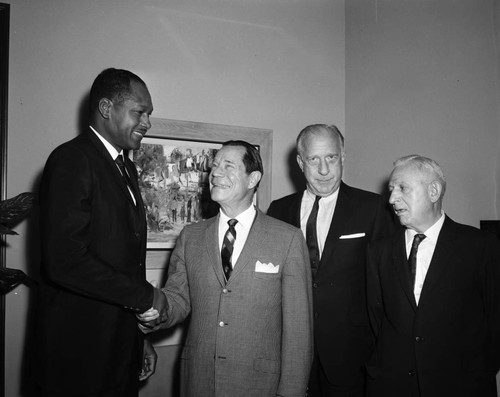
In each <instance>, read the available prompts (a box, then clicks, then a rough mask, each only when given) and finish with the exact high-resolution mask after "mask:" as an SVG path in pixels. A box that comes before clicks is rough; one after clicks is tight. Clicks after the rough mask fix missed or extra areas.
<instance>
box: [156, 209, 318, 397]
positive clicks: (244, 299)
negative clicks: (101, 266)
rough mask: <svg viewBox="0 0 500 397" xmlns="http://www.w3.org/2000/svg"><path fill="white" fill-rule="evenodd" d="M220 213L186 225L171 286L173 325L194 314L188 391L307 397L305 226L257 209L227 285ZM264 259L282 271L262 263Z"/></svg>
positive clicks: (186, 362) (186, 357) (189, 395)
mask: <svg viewBox="0 0 500 397" xmlns="http://www.w3.org/2000/svg"><path fill="white" fill-rule="evenodd" d="M218 219H219V217H218V216H216V217H213V218H211V219H209V220H206V221H203V222H199V223H196V224H192V225H189V226H186V227H185V228H184V229H183V231H182V232H181V234H180V236H179V238H178V240H177V244H176V247H175V249H174V251H173V253H172V256H171V259H170V265H169V269H168V279H167V282H166V285H165V287H164V289H163V291H164V292H165V294H166V296H167V299H168V304H169V309H168V320H167V324H166V325H167V326H172V325H174V324H177V323H179V322H181V321H183V320H184V319H185V318H186V317H187V316H188V315H189V314H191V318H190V323H189V327H188V333H187V339H186V343H185V346H184V350H183V352H182V356H181V360H182V362H181V395H182V396H186V397H199V396H204V397H210V396H217V397H223V396H228V397H237V396H246V397H248V396H255V397H263V396H276V395H278V396H301V397H302V396H304V395H305V392H306V388H307V381H308V378H309V370H310V365H311V360H312V351H313V350H312V347H313V346H312V344H313V342H312V317H311V315H312V293H311V271H310V266H309V257H308V253H307V246H306V243H305V241H304V238H303V236H302V232H301V231H300V229H298V228H295V227H293V226H291V225H288V224H286V223H284V222H281V221H279V220H277V219H274V218H271V217H268V216H267V215H264V214H263V213H262V212H260V211H257V216H256V218H255V221H254V224H253V226H252V229H251V230H250V233H249V235H248V239H247V241H246V243H245V246H244V248H243V251H242V252H241V254H240V256H239V258H238V261H237V262H236V265H235V267H234V271H233V273H232V275H231V278H230V279H229V282H228V283H227V285H226V283H225V281H224V275H223V272H222V264H221V259H220V251H219V243H218V241H219V238H218ZM257 262H260V263H262V264H267V268H268V269H269V270H271V269H274V270H275V271H276V270H277V272H276V273H271V272H259V271H256V266H257V267H260V264H259V265H257ZM271 264H272V265H271ZM273 265H274V266H273ZM276 267H277V269H276Z"/></svg>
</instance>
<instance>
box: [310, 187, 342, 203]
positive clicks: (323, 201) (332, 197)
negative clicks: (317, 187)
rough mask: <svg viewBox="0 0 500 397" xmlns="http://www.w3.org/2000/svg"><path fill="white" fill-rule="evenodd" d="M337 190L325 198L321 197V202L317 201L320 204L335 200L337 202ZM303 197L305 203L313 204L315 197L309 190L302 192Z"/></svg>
mask: <svg viewBox="0 0 500 397" xmlns="http://www.w3.org/2000/svg"><path fill="white" fill-rule="evenodd" d="M339 190H340V189H337V190H335V191H334V192H333V193H332V194H330V195H329V196H326V197H321V200H320V201H319V202H320V203H325V204H327V203H331V202H333V201H335V200H337V197H338V196H339ZM304 197H305V198H306V199H307V201H311V202H313V203H314V200H315V199H316V195H315V194H314V193H312V192H311V191H310V190H309V189H306V190H305V192H304Z"/></svg>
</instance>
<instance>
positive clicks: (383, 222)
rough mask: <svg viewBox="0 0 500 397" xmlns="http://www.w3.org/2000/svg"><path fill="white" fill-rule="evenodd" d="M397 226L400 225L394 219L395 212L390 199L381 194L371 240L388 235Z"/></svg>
mask: <svg viewBox="0 0 500 397" xmlns="http://www.w3.org/2000/svg"><path fill="white" fill-rule="evenodd" d="M397 227H400V226H398V223H397V222H396V220H395V219H394V213H393V211H391V209H390V206H389V203H388V201H387V200H386V198H385V197H383V196H381V197H380V198H379V203H378V205H377V208H376V214H375V218H374V224H373V229H372V230H373V232H372V236H371V240H372V241H373V240H377V239H379V238H381V237H384V236H388V235H390V234H392V233H393V232H394V231H395V230H396V228H397Z"/></svg>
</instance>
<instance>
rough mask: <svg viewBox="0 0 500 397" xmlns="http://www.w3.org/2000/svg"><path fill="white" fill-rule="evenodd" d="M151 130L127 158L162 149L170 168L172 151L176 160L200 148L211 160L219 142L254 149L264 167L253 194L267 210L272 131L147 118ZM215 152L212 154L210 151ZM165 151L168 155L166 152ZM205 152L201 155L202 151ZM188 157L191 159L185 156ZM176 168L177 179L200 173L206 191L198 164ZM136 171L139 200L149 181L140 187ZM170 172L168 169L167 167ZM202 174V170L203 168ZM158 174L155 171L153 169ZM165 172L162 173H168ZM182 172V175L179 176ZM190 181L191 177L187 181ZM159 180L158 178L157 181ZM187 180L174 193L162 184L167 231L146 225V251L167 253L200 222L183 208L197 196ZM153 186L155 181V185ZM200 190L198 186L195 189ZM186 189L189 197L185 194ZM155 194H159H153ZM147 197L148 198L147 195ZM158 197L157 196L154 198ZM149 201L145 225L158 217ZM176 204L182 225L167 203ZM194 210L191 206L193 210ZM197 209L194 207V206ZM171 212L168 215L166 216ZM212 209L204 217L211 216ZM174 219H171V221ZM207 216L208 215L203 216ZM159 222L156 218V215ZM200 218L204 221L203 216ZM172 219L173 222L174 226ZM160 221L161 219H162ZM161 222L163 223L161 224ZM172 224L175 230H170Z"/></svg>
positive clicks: (205, 178)
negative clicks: (238, 143) (240, 142)
mask: <svg viewBox="0 0 500 397" xmlns="http://www.w3.org/2000/svg"><path fill="white" fill-rule="evenodd" d="M150 122H151V129H150V130H149V131H148V134H147V135H146V136H145V137H144V139H143V143H142V145H141V149H139V150H137V151H133V152H132V151H131V152H129V156H130V158H131V159H132V160H133V161H134V160H136V159H137V157H136V156H138V153H140V151H141V150H145V149H144V148H145V146H144V145H151V147H150V149H149V150H154V147H155V146H163V149H162V152H165V156H166V158H168V159H169V161H168V162H169V165H170V166H172V163H173V161H172V160H171V159H172V157H171V156H173V153H172V152H171V151H172V149H173V148H176V150H177V151H176V153H175V155H176V157H177V158H179V159H180V158H181V157H182V156H183V155H185V154H186V152H187V153H188V155H193V157H194V152H196V151H198V152H199V151H201V150H202V149H203V148H205V149H204V150H206V153H207V158H211V156H212V155H213V154H214V153H215V151H216V150H217V149H218V148H219V147H220V146H221V145H222V143H224V142H226V141H229V140H244V141H246V142H248V143H250V144H252V145H254V146H255V147H257V149H258V150H259V152H260V155H261V157H262V162H263V166H264V175H263V178H262V180H261V183H260V185H259V189H258V191H257V195H256V205H257V207H259V208H261V209H263V210H264V211H265V210H266V209H267V207H268V206H269V204H270V202H271V175H270V174H271V169H272V168H271V167H272V164H271V157H272V156H271V153H272V130H270V129H262V128H254V127H242V126H232V125H224V124H212V123H203V122H194V121H182V120H172V119H162V118H153V117H151V118H150ZM214 150H215V151H214ZM167 152H168V153H167ZM204 153H205V152H204ZM189 157H190V158H191V156H189ZM176 164H177V169H176V170H175V173H172V175H177V177H173V176H172V178H175V179H177V178H180V177H179V176H182V175H188V174H187V172H189V174H192V175H194V176H196V175H200V176H199V178H201V175H202V174H203V177H202V178H203V183H201V182H199V185H200V186H202V185H203V190H204V191H205V193H203V194H207V193H206V192H207V189H208V174H207V173H206V172H201V171H199V170H200V169H201V168H199V165H198V163H197V165H196V166H195V165H193V162H192V161H190V165H189V167H186V164H185V162H184V163H183V164H182V165H180V162H179V161H177V162H176ZM136 166H137V167H138V171H139V174H140V184H141V194H142V195H143V198H144V197H145V195H146V194H147V192H146V191H145V190H146V189H152V187H151V185H152V182H151V179H149V180H148V184H147V187H146V185H145V184H144V180H143V179H141V178H145V176H144V175H142V174H141V167H140V166H138V164H137V163H136ZM170 169H172V168H171V167H170ZM204 171H206V168H204ZM157 173H158V170H157ZM168 173H169V172H168V169H167V170H166V172H165V173H162V175H164V174H168ZM183 173H185V174H183ZM151 178H152V180H154V179H155V177H154V175H152V176H151ZM191 179H193V178H191ZM157 180H159V178H157ZM188 181H189V178H188V177H187V176H186V177H185V179H184V183H183V182H182V181H180V180H178V179H177V186H176V189H177V191H176V192H174V191H173V190H167V188H166V185H163V189H165V190H163V192H164V197H163V196H161V195H160V197H159V199H161V201H162V203H163V204H165V203H168V204H166V208H167V209H165V210H164V212H163V214H166V213H168V215H169V216H168V217H169V219H168V220H167V221H165V222H170V223H169V225H170V227H169V229H170V230H168V232H167V231H165V230H160V229H158V228H156V229H155V230H152V228H151V225H150V224H149V223H148V240H147V249H148V250H171V249H173V247H174V246H175V241H176V239H177V236H178V234H179V233H180V231H181V230H182V228H183V227H184V226H185V225H186V224H189V223H191V222H194V221H197V220H200V219H201V216H198V214H196V211H194V210H193V213H194V214H196V215H197V216H196V217H195V216H193V219H192V220H191V219H189V221H188V218H187V216H190V215H191V212H189V215H186V210H185V208H186V207H187V201H188V200H189V204H191V198H194V196H197V195H198V194H202V193H201V192H200V193H196V192H195V193H193V191H192V189H189V186H190V185H189V183H188ZM156 183H157V182H156ZM179 186H181V188H182V187H183V186H184V189H185V190H184V191H183V194H180V195H179V194H178V193H179V192H180V190H179ZM155 189H156V190H158V189H161V188H159V187H158V186H157V185H155ZM199 189H201V187H200V188H199ZM188 190H189V194H187V193H186V192H187V191H188ZM157 194H159V193H157ZM149 196H150V195H149ZM167 196H168V197H167ZM157 197H158V196H157ZM181 200H182V204H180V203H178V201H181ZM149 201H151V198H150V197H148V200H145V202H147V204H146V203H145V207H146V208H145V209H146V214H147V217H148V222H149V221H150V218H153V219H155V218H154V214H152V212H153V211H154V212H155V213H156V214H158V209H157V208H158V207H157V206H156V205H151V203H149ZM174 202H175V203H176V205H180V206H181V209H182V210H184V211H183V212H184V213H183V214H182V215H183V217H182V222H181V221H180V218H179V219H177V216H180V214H177V212H178V211H175V212H174V210H172V209H171V208H173V206H172V204H171V203H174ZM193 208H194V207H193ZM196 208H198V206H197V207H196ZM170 211H172V214H170ZM189 211H191V205H190V206H189ZM213 211H214V210H213V208H212V209H211V211H210V212H207V214H210V215H214V214H215V213H214V212H213ZM156 216H158V215H156ZM174 217H175V218H174ZM207 217H208V216H207ZM158 219H159V216H158ZM202 219H206V218H205V217H203V218H202ZM174 220H175V223H174ZM162 221H163V220H162ZM165 222H164V223H165ZM174 225H175V227H173V226H174Z"/></svg>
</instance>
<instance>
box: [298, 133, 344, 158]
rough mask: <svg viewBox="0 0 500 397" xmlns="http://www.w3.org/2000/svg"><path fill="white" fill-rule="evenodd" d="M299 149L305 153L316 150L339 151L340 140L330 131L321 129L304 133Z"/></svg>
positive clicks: (340, 146)
mask: <svg viewBox="0 0 500 397" xmlns="http://www.w3.org/2000/svg"><path fill="white" fill-rule="evenodd" d="M301 149H302V151H303V152H304V153H305V154H310V153H316V152H324V153H327V152H328V153H341V152H342V141H341V140H340V138H339V137H338V136H336V135H334V134H332V133H331V132H329V131H324V130H322V131H318V132H314V133H310V134H308V135H306V136H305V137H304V139H303V142H302V148H301Z"/></svg>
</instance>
